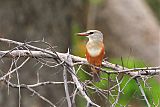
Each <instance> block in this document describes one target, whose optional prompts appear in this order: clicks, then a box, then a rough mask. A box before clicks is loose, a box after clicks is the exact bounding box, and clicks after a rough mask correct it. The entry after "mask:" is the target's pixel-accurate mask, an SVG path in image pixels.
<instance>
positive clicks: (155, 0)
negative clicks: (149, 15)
mask: <svg viewBox="0 0 160 107" xmlns="http://www.w3.org/2000/svg"><path fill="white" fill-rule="evenodd" d="M146 1H147V3H148V4H149V5H150V7H151V9H152V10H153V12H154V13H155V15H156V16H157V18H158V20H159V22H160V0H146Z"/></svg>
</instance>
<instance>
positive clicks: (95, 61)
mask: <svg viewBox="0 0 160 107" xmlns="http://www.w3.org/2000/svg"><path fill="white" fill-rule="evenodd" d="M96 46H97V44H96ZM90 48H95V47H94V44H89V46H88V47H87V46H86V58H87V61H88V62H89V63H90V64H92V65H95V66H101V64H102V60H103V57H104V54H105V50H104V44H103V43H99V44H98V46H97V48H99V50H100V51H97V52H98V53H97V54H95V56H93V55H91V52H90V50H91V49H90ZM89 49H90V50H89ZM93 51H94V50H93Z"/></svg>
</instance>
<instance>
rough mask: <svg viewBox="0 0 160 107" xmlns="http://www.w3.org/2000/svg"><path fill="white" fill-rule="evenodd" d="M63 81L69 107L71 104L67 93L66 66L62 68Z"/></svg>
mask: <svg viewBox="0 0 160 107" xmlns="http://www.w3.org/2000/svg"><path fill="white" fill-rule="evenodd" d="M63 80H64V89H65V93H66V99H67V103H68V107H71V105H72V104H71V99H70V95H69V91H68V84H67V71H66V66H64V69H63Z"/></svg>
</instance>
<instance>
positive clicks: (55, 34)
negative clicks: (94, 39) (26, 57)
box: [0, 0, 160, 107]
mask: <svg viewBox="0 0 160 107" xmlns="http://www.w3.org/2000/svg"><path fill="white" fill-rule="evenodd" d="M89 29H97V30H100V31H101V32H102V33H103V34H104V43H105V50H106V58H108V59H107V60H109V61H111V62H114V63H117V64H121V57H122V58H123V60H124V63H126V66H127V67H132V68H133V67H145V66H158V65H160V1H159V0H0V37H3V38H8V39H13V40H17V41H21V42H25V41H34V40H42V39H44V40H45V41H47V42H48V43H50V44H51V45H52V46H57V47H56V50H57V51H58V52H67V49H68V48H70V49H71V52H72V54H74V55H78V56H82V57H84V55H85V48H84V46H85V43H86V38H82V37H77V36H76V35H75V34H76V33H77V32H83V31H86V30H89ZM0 47H1V49H2V48H3V50H6V48H4V46H3V45H1V46H0ZM5 47H7V46H6V45H5ZM7 60H8V59H7ZM34 63H35V61H34V60H31V61H30V63H28V64H27V65H26V66H25V67H24V68H23V69H22V71H23V72H22V74H23V75H21V78H20V79H21V81H22V83H36V72H37V69H38V68H39V67H40V65H39V66H38V65H37V66H36V67H32V65H34ZM9 64H10V61H8V62H7V63H2V62H1V65H0V66H1V68H0V69H1V71H3V72H5V71H6V70H7V69H8V68H9V66H10V65H9ZM28 68H30V69H28ZM61 70H62V69H61V68H55V69H49V68H47V67H43V68H41V69H40V70H39V72H40V77H41V78H40V80H43V81H45V80H54V81H63V77H62V72H61ZM55 71H56V72H55ZM55 75H56V76H55ZM150 83H151V87H153V90H151V91H149V92H148V91H146V92H147V95H148V96H152V98H153V99H154V101H155V103H158V101H159V98H160V96H157V95H158V94H159V95H160V92H159V91H155V90H158V89H160V87H159V83H160V78H159V76H157V77H155V78H154V79H152V80H151V81H150ZM132 84H134V83H132ZM6 89H7V86H5V85H1V86H0V107H18V90H17V89H10V93H9V94H8V92H7V91H6ZM36 90H38V92H40V93H41V94H42V95H44V96H45V97H47V98H48V99H49V100H51V101H52V102H53V103H56V104H57V106H58V107H66V101H64V102H63V103H58V102H59V101H60V102H61V100H62V99H63V98H64V96H65V93H64V88H63V85H60V86H56V87H55V86H47V87H45V88H43V87H39V88H37V89H36ZM71 90H72V89H71ZM128 90H129V91H128ZM126 91H127V92H126V93H130V94H128V96H122V101H121V103H122V104H126V102H125V101H126V99H127V98H129V96H130V95H132V94H131V93H133V86H132V85H130V86H128V87H127V88H126ZM151 93H152V94H151ZM21 94H22V99H21V107H44V106H45V107H49V105H48V104H46V103H45V102H43V101H42V100H41V99H39V98H38V97H36V96H32V93H30V92H27V91H26V90H22V92H21ZM123 99H124V100H123ZM79 100H80V102H81V99H79ZM135 101H137V100H136V99H133V100H132V101H131V102H130V104H131V105H132V107H135V106H136V107H143V106H145V104H144V101H139V100H138V105H139V106H137V105H136V104H135V103H134V102H135ZM150 101H152V100H150ZM102 105H103V104H102ZM134 105H135V106H134ZM103 106H104V107H105V106H106V105H103ZM79 107H83V104H79ZM106 107H107V106H106Z"/></svg>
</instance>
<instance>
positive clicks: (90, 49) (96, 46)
mask: <svg viewBox="0 0 160 107" xmlns="http://www.w3.org/2000/svg"><path fill="white" fill-rule="evenodd" d="M77 35H78V36H86V37H88V39H89V40H88V42H87V43H86V47H85V48H86V55H85V56H86V59H87V61H88V63H89V64H91V65H93V66H91V70H92V73H93V81H94V82H99V81H100V70H98V69H96V67H101V65H102V60H103V57H104V55H105V47H104V43H103V34H102V33H101V31H98V30H88V31H86V32H82V33H77Z"/></svg>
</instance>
